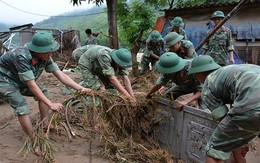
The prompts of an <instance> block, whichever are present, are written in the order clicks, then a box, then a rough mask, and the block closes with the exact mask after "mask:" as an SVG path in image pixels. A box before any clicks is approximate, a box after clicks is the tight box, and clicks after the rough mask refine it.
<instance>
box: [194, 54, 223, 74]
mask: <svg viewBox="0 0 260 163" xmlns="http://www.w3.org/2000/svg"><path fill="white" fill-rule="evenodd" d="M220 67H221V66H220V65H219V64H217V63H216V62H215V61H214V59H213V58H212V57H211V56H209V55H200V56H198V57H195V58H194V59H193V60H192V61H191V67H190V70H189V74H195V73H200V72H205V71H211V70H215V69H218V68H220Z"/></svg>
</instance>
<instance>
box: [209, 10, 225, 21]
mask: <svg viewBox="0 0 260 163" xmlns="http://www.w3.org/2000/svg"><path fill="white" fill-rule="evenodd" d="M214 18H225V15H224V13H223V12H222V11H215V12H214V13H213V14H212V16H211V18H210V19H211V20H212V19H214Z"/></svg>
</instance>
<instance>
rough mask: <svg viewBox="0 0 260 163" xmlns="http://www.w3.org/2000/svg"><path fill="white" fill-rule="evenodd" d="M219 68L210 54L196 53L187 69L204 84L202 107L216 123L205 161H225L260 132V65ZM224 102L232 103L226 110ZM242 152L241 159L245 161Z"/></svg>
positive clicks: (213, 162) (212, 162)
mask: <svg viewBox="0 0 260 163" xmlns="http://www.w3.org/2000/svg"><path fill="white" fill-rule="evenodd" d="M220 67H221V66H220V65H218V64H216V63H215V62H214V60H213V59H212V57H210V56H199V57H197V58H195V59H193V60H192V63H191V68H190V72H189V73H190V74H195V77H196V78H197V79H198V80H199V81H200V82H201V83H204V86H203V89H202V92H201V107H203V108H207V109H209V110H210V111H211V115H212V118H213V119H214V120H216V121H217V122H218V125H217V127H216V129H215V130H214V132H213V133H212V135H211V137H210V140H209V141H208V144H207V146H206V154H207V156H206V162H207V163H215V162H218V163H219V162H224V160H227V159H228V158H229V157H230V154H231V152H233V153H237V151H239V150H240V151H241V150H242V149H243V148H240V147H241V146H243V145H245V144H246V143H248V142H249V141H250V140H252V139H253V138H254V137H256V136H257V135H259V133H260V125H259V124H260V102H259V99H260V93H259V92H260V84H259V83H260V67H259V66H257V65H252V64H240V65H228V66H224V67H221V68H220ZM226 104H232V105H231V107H230V108H229V109H228V107H227V106H226ZM245 153H246V152H245ZM245 153H244V156H245ZM238 154H239V153H238ZM242 154H243V152H240V161H241V162H246V161H245V158H244V156H243V155H242ZM234 157H238V155H234Z"/></svg>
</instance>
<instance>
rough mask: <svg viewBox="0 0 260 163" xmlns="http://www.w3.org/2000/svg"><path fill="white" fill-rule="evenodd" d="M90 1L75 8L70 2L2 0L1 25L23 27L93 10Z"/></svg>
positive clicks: (57, 0)
mask: <svg viewBox="0 0 260 163" xmlns="http://www.w3.org/2000/svg"><path fill="white" fill-rule="evenodd" d="M87 2H88V0H86V1H84V2H82V4H81V5H79V6H73V5H72V3H70V0H0V11H1V13H0V23H5V24H10V25H22V24H28V23H33V24H35V23H37V22H39V21H42V20H44V19H47V18H49V17H50V16H55V15H59V14H62V13H65V12H69V11H73V10H79V9H87V8H92V7H93V6H94V5H93V4H88V3H87Z"/></svg>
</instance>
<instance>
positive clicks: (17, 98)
mask: <svg viewBox="0 0 260 163" xmlns="http://www.w3.org/2000/svg"><path fill="white" fill-rule="evenodd" d="M38 86H39V87H40V89H41V90H42V92H43V94H44V95H45V96H46V97H48V96H49V94H48V91H47V89H45V88H43V87H41V86H40V85H39V84H38ZM23 96H30V97H34V99H35V100H36V101H37V98H36V97H35V96H34V94H33V93H32V92H31V91H30V89H29V88H26V87H25V88H19V87H18V86H17V84H15V83H14V82H12V81H11V80H9V79H8V78H6V77H4V76H1V75H0V97H1V98H3V99H4V100H5V101H8V102H9V103H10V106H11V107H12V108H13V109H14V112H15V115H26V114H29V113H30V109H29V106H28V104H27V102H26V100H25V98H24V97H23Z"/></svg>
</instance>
